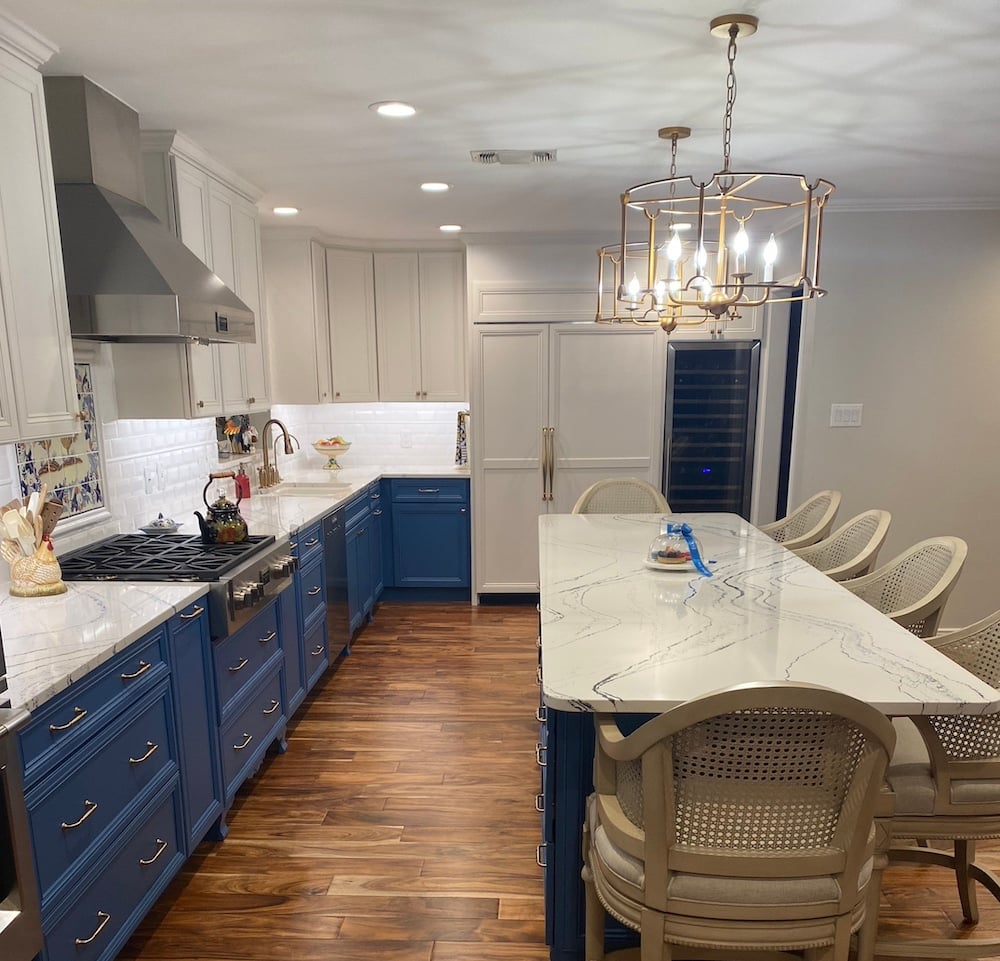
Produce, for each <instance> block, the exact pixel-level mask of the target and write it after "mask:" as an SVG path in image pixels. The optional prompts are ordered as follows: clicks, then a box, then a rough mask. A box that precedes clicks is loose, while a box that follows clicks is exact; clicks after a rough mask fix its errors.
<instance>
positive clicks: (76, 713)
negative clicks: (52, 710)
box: [49, 707, 87, 734]
mask: <svg viewBox="0 0 1000 961" xmlns="http://www.w3.org/2000/svg"><path fill="white" fill-rule="evenodd" d="M86 716H87V712H86V711H85V710H84V709H83V708H82V707H74V708H73V720H71V721H67V722H66V723H65V724H50V725H49V730H50V731H51V732H52V733H53V734H58V733H59V732H60V731H68V730H69V729H70V728H71V727H72V726H73V725H74V724H79V723H80V722H81V721H82V720H83V719H84V718H85V717H86Z"/></svg>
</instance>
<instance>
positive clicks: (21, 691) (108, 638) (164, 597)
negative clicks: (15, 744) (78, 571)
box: [0, 581, 208, 711]
mask: <svg viewBox="0 0 1000 961" xmlns="http://www.w3.org/2000/svg"><path fill="white" fill-rule="evenodd" d="M207 590H208V587H207V585H205V584H190V583H183V584H159V583H155V584H154V583H144V584H122V583H108V582H101V581H86V582H85V581H77V582H74V583H71V584H67V591H66V593H65V594H58V595H56V596H54V597H10V596H9V595H3V596H0V624H2V630H3V652H4V659H5V660H6V662H7V684H8V688H9V690H8V692H7V697H9V698H10V702H11V705H12V706H13V707H15V708H17V707H20V708H25V709H26V710H29V711H33V710H35V709H36V708H37V707H39V706H40V705H42V704H44V703H45V702H46V701H47V700H48V699H49V698H51V697H54V696H55V695H56V694H58V693H59V692H60V691H64V690H65V689H66V688H68V687H69V686H70V685H71V684H73V683H74V682H76V681H79V680H80V679H81V678H82V677H84V676H85V675H86V674H88V673H89V672H90V671H92V670H93V669H94V668H95V667H98V666H99V665H100V664H103V663H104V662H105V661H107V660H110V659H111V658H112V657H114V655H115V654H117V653H118V652H119V651H122V650H124V649H125V648H126V647H128V646H129V644H131V643H132V642H133V641H137V640H139V638H141V637H143V636H144V635H145V634H148V633H149V632H150V631H151V630H152V629H153V628H154V627H156V626H157V625H159V624H162V623H163V622H164V621H166V620H169V619H170V618H171V617H172V616H173V615H174V614H175V613H176V612H178V611H181V610H183V609H184V608H186V607H188V605H190V604H191V602H192V601H194V600H195V599H197V598H199V597H201V596H202V595H204V594H205V593H206V591H207Z"/></svg>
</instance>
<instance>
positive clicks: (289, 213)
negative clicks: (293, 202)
mask: <svg viewBox="0 0 1000 961" xmlns="http://www.w3.org/2000/svg"><path fill="white" fill-rule="evenodd" d="M271 212H272V213H275V214H277V215H278V216H279V217H294V216H295V215H296V214H297V213H298V212H299V208H298V207H272V208H271Z"/></svg>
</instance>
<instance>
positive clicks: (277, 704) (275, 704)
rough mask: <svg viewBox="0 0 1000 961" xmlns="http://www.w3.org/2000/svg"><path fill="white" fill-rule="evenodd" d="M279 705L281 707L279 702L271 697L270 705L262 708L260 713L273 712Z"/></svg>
mask: <svg viewBox="0 0 1000 961" xmlns="http://www.w3.org/2000/svg"><path fill="white" fill-rule="evenodd" d="M279 707H281V704H280V703H279V702H278V701H276V700H275V699H274V698H273V697H272V698H271V706H270V707H266V708H264V710H263V711H261V713H262V714H273V713H274V712H275V711H276V710H278V708H279Z"/></svg>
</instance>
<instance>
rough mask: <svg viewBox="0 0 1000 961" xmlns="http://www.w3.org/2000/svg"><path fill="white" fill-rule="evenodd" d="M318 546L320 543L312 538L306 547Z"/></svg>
mask: <svg viewBox="0 0 1000 961" xmlns="http://www.w3.org/2000/svg"><path fill="white" fill-rule="evenodd" d="M318 544H319V541H318V540H316V538H315V537H313V538H310V539H309V540H307V541H306V547H316V546H317V545H318Z"/></svg>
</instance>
